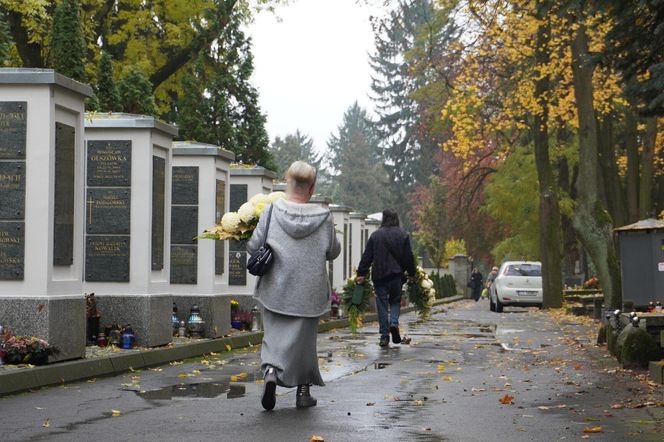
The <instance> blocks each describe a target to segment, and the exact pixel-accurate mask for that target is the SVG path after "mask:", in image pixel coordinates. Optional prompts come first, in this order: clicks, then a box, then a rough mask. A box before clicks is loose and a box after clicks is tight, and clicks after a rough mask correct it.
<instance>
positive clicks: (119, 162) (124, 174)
mask: <svg viewBox="0 0 664 442" xmlns="http://www.w3.org/2000/svg"><path fill="white" fill-rule="evenodd" d="M87 173H88V186H109V187H118V186H130V185H131V141H113V140H94V141H88V172H87Z"/></svg>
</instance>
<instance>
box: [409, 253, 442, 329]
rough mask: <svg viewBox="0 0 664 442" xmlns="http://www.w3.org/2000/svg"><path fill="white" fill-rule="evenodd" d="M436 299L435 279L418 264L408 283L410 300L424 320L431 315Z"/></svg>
mask: <svg viewBox="0 0 664 442" xmlns="http://www.w3.org/2000/svg"><path fill="white" fill-rule="evenodd" d="M435 299H436V290H435V289H434V288H433V281H432V280H431V279H429V275H427V273H426V272H425V271H424V269H423V268H422V267H420V266H417V269H416V271H415V277H414V278H413V280H412V282H409V283H408V300H409V301H410V302H412V303H413V305H414V306H415V309H416V310H417V314H418V316H419V318H420V319H421V320H423V321H426V320H427V319H429V316H431V308H432V307H433V302H434V301H435Z"/></svg>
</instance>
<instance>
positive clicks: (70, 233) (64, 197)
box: [53, 123, 76, 266]
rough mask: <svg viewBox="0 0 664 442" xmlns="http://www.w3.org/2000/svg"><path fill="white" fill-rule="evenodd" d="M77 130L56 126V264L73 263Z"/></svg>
mask: <svg viewBox="0 0 664 442" xmlns="http://www.w3.org/2000/svg"><path fill="white" fill-rule="evenodd" d="M75 143H76V129H74V128H73V127H72V126H68V125H66V124H62V123H55V192H54V194H55V197H54V198H55V199H54V213H53V229H54V230H53V265H56V266H68V265H71V264H72V263H73V262H74V163H75V158H74V153H75Z"/></svg>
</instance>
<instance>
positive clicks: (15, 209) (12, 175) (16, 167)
mask: <svg viewBox="0 0 664 442" xmlns="http://www.w3.org/2000/svg"><path fill="white" fill-rule="evenodd" d="M24 215H25V162H23V161H6V162H0V219H3V220H21V219H23V217H24Z"/></svg>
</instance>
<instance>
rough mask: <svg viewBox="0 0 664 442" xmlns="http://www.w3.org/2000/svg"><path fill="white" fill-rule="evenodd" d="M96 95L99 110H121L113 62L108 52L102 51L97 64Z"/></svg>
mask: <svg viewBox="0 0 664 442" xmlns="http://www.w3.org/2000/svg"><path fill="white" fill-rule="evenodd" d="M96 95H97V99H98V100H99V110H101V111H108V112H111V111H112V112H119V111H121V110H122V105H121V103H120V94H119V92H118V87H117V85H116V84H115V80H114V79H113V62H112V60H111V56H110V55H109V54H108V52H106V51H103V52H102V53H101V58H100V59H99V64H98V65H97V87H96Z"/></svg>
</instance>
